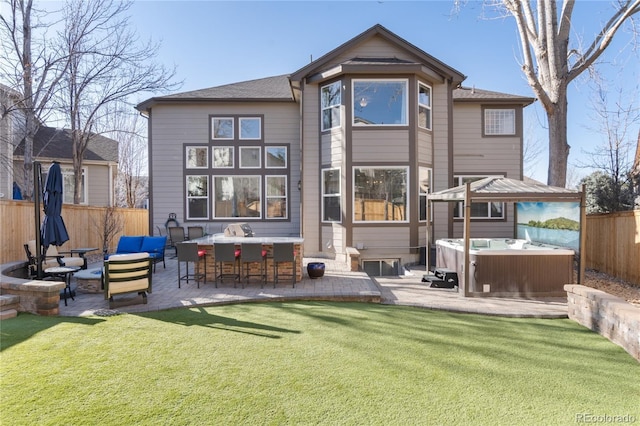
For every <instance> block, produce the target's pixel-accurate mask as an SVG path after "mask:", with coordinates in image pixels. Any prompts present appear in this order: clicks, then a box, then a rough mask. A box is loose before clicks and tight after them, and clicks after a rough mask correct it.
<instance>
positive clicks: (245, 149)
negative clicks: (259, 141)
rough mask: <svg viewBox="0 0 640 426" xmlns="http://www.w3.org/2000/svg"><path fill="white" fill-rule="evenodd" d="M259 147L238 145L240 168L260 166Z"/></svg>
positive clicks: (256, 167)
mask: <svg viewBox="0 0 640 426" xmlns="http://www.w3.org/2000/svg"><path fill="white" fill-rule="evenodd" d="M261 164H262V163H261V161H260V147H257V146H241V147H240V168H241V169H259V168H260V167H261Z"/></svg>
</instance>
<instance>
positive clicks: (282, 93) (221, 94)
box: [136, 75, 294, 111]
mask: <svg viewBox="0 0 640 426" xmlns="http://www.w3.org/2000/svg"><path fill="white" fill-rule="evenodd" d="M216 101H223V102H229V101H234V102H263V101H268V102H278V101H280V102H293V101H294V98H293V93H292V91H291V85H290V84H289V76H288V75H278V76H275V77H266V78H260V79H257V80H249V81H243V82H240V83H232V84H225V85H223V86H216V87H209V88H207V89H200V90H192V91H189V92H182V93H175V94H173V95H167V96H159V97H154V98H151V99H147V100H146V101H144V102H141V103H139V104H138V105H136V109H137V110H139V111H145V110H147V109H149V108H151V107H152V106H153V105H155V104H158V103H173V102H216Z"/></svg>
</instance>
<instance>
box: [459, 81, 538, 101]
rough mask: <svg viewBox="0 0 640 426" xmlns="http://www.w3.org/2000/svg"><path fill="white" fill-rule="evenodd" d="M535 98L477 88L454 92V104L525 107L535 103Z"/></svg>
mask: <svg viewBox="0 0 640 426" xmlns="http://www.w3.org/2000/svg"><path fill="white" fill-rule="evenodd" d="M535 100H536V99H535V98H530V97H526V96H519V95H510V94H508V93H500V92H492V91H490V90H483V89H476V88H475V87H463V86H460V87H458V88H456V89H454V90H453V101H454V102H476V103H477V102H488V101H491V102H498V103H509V104H514V103H517V104H522V105H524V106H526V105H530V104H532V103H533V102H535Z"/></svg>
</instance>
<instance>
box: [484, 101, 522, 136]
mask: <svg viewBox="0 0 640 426" xmlns="http://www.w3.org/2000/svg"><path fill="white" fill-rule="evenodd" d="M484 134H485V135H488V136H494V135H515V134H516V110H515V109H513V108H509V109H488V108H487V109H485V110H484Z"/></svg>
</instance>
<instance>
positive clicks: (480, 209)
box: [453, 176, 505, 220]
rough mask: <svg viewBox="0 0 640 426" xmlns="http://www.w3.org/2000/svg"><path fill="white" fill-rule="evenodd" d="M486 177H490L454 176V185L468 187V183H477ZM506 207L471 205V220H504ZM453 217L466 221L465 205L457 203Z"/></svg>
mask: <svg viewBox="0 0 640 426" xmlns="http://www.w3.org/2000/svg"><path fill="white" fill-rule="evenodd" d="M486 177H489V176H454V178H453V185H454V186H460V185H466V184H467V182H475V181H477V180H480V179H484V178H486ZM501 177H502V176H501ZM504 207H505V206H504V203H494V202H488V203H471V219H491V220H497V219H504ZM453 217H454V218H455V219H464V203H455V205H454V207H453Z"/></svg>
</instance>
